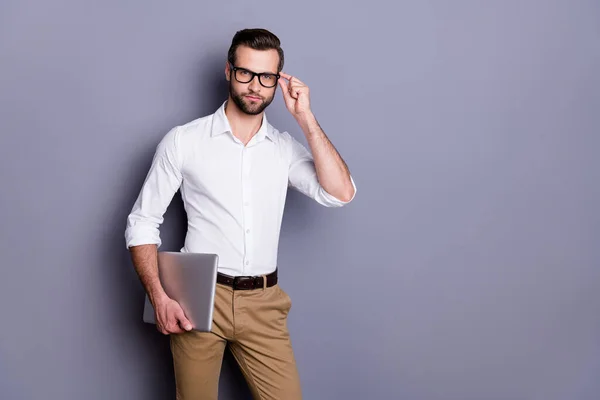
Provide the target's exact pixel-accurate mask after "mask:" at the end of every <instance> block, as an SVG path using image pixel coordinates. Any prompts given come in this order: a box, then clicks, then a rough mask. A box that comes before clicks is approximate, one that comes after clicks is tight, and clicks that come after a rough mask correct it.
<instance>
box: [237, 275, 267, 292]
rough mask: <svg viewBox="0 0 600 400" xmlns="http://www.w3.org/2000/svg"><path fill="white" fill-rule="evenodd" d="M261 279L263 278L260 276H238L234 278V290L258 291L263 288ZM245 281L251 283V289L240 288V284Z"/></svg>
mask: <svg viewBox="0 0 600 400" xmlns="http://www.w3.org/2000/svg"><path fill="white" fill-rule="evenodd" d="M260 278H261V277H260V276H236V277H234V278H233V283H232V286H233V289H234V290H237V289H256V288H257V287H261V284H260ZM243 281H251V282H252V284H251V285H250V287H246V288H240V287H238V284H239V283H240V282H243Z"/></svg>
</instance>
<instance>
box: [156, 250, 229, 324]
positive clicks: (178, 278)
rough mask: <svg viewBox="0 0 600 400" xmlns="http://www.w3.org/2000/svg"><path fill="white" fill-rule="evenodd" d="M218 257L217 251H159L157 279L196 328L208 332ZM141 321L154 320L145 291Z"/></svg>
mask: <svg viewBox="0 0 600 400" xmlns="http://www.w3.org/2000/svg"><path fill="white" fill-rule="evenodd" d="M218 260H219V257H218V256H217V255H216V254H206V253H182V252H171V251H159V252H158V275H159V278H160V282H161V284H162V286H163V288H164V290H165V292H166V293H167V295H168V296H169V297H170V298H172V299H173V300H175V301H177V302H178V303H179V304H180V305H181V308H182V309H183V312H184V313H185V316H186V318H187V319H189V320H190V322H191V323H192V329H194V330H197V331H201V332H210V330H211V327H212V319H213V309H214V302H215V289H216V282H217V266H218ZM144 322H146V323H149V324H156V319H155V315H154V307H152V303H151V302H150V298H149V297H148V295H147V294H146V302H145V304H144Z"/></svg>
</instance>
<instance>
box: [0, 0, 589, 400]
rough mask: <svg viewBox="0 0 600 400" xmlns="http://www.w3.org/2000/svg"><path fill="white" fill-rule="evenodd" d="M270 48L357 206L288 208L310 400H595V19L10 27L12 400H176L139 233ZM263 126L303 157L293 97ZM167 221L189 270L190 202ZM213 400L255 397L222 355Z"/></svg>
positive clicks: (317, 15) (548, 7) (397, 5)
mask: <svg viewBox="0 0 600 400" xmlns="http://www.w3.org/2000/svg"><path fill="white" fill-rule="evenodd" d="M255 26H262V27H266V28H269V29H271V30H273V31H274V32H275V33H276V34H278V35H279V36H280V38H281V40H282V42H283V46H284V48H285V50H286V55H287V64H286V68H285V70H286V71H287V72H288V73H292V74H295V75H297V76H298V77H300V78H301V79H302V80H303V81H305V82H306V83H307V84H308V85H309V86H310V87H311V89H312V90H311V93H312V101H313V109H314V111H315V113H316V115H317V117H318V118H319V120H320V122H321V124H322V126H323V127H324V129H325V131H326V132H327V133H328V134H329V136H330V138H331V140H332V141H333V142H334V144H335V145H336V147H337V148H338V150H339V151H340V152H341V154H342V155H343V157H344V158H345V159H346V161H347V162H348V164H349V166H350V167H351V170H352V173H353V175H354V177H355V178H356V183H357V186H358V195H357V197H356V199H355V201H354V202H353V203H352V204H350V205H349V206H348V207H346V208H343V209H334V210H332V209H326V208H323V207H320V206H319V205H318V204H316V203H314V202H312V201H311V200H309V199H308V198H305V197H303V196H302V195H299V194H296V193H295V192H292V193H290V197H289V201H288V203H287V206H286V212H287V214H286V216H285V219H284V226H283V232H282V239H281V246H280V271H281V276H282V285H283V287H284V288H285V289H286V290H287V291H288V293H289V294H290V295H291V297H292V299H293V302H294V305H293V308H292V312H291V314H290V329H291V332H292V337H293V341H294V345H295V349H296V354H297V359H298V365H299V368H300V373H301V377H302V382H303V389H304V393H305V398H307V399H410V400H438V399H439V400H442V399H444V400H448V399H457V400H458V399H460V400H471V399H472V400H517V399H528V400H530V399H531V400H533V399H536V400H537V399H540V400H541V399H543V400H553V399H557V400H558V399H561V400H564V399H570V400H574V399H577V400H583V399H586V400H587V399H598V398H600V379H599V376H600V307H599V302H600V268H599V267H600V256H599V254H598V248H599V246H598V238H599V235H600V217H599V214H598V212H597V208H598V204H600V190H599V188H600V185H599V182H600V181H599V178H600V176H599V175H600V172H599V171H600V160H599V158H598V156H597V154H598V150H600V138H599V131H600V117H599V112H600V90H599V89H600V87H599V86H600V85H599V78H598V71H600V46H599V45H598V43H600V5H599V3H598V2H597V1H593V0H589V1H573V0H570V1H567V0H565V1H548V0H547V1H541V0H540V1H523V0H520V1H500V0H497V1H488V2H477V1H466V0H460V1H452V2H450V1H441V0H438V1H421V0H413V1H404V2H392V1H384V0H376V1H368V2H362V3H360V4H358V3H355V4H354V5H352V6H350V5H349V4H348V2H343V1H339V0H338V1H335V2H323V1H314V0H310V1H303V2H301V3H282V2H280V1H261V2H259V3H253V2H246V1H242V0H236V1H227V2H211V4H208V3H205V2H198V1H179V2H158V1H149V0H144V1H141V0H137V1H127V2H123V1H103V2H98V1H87V2H84V1H73V0H72V1H52V2H47V1H6V0H4V1H2V3H1V5H0V113H1V114H0V132H1V136H0V150H1V154H0V179H1V181H0V184H1V190H2V192H1V193H2V194H1V197H0V210H1V211H0V212H1V214H0V227H1V228H0V229H1V233H2V236H1V241H0V255H1V258H0V259H1V263H2V264H1V265H2V268H1V273H2V275H1V278H0V320H1V321H2V325H1V326H2V329H1V333H0V398H2V399H7V400H8V399H27V400H29V399H69V400H70V399H83V398H85V399H89V400H92V399H128V400H129V399H131V400H134V399H173V398H174V396H173V388H174V386H173V376H172V371H171V368H172V367H171V359H170V354H169V352H168V347H167V338H165V337H163V336H162V335H160V334H159V333H158V332H156V331H155V329H154V327H152V326H149V325H144V324H143V323H142V322H141V312H142V307H143V291H142V288H141V285H140V284H139V281H138V280H137V277H136V275H135V273H134V270H133V267H132V266H131V264H130V261H129V255H128V253H127V251H126V250H125V248H124V237H123V233H124V228H125V218H126V216H127V214H128V212H129V211H130V209H131V206H132V204H133V201H134V200H135V197H136V196H137V193H138V191H139V188H140V185H141V183H142V181H143V178H144V176H145V174H146V172H147V168H148V167H149V163H150V160H151V157H152V154H153V152H154V149H155V146H156V144H157V143H158V141H159V140H160V138H161V137H162V136H163V135H164V134H165V133H166V132H167V130H168V129H170V128H171V127H173V126H174V125H176V124H181V123H185V122H188V121H190V120H192V119H195V118H197V117H200V116H203V115H206V114H208V113H211V112H213V111H214V110H215V109H216V108H217V107H218V106H219V105H220V104H221V102H222V101H223V100H224V98H225V97H224V96H225V95H226V86H225V84H224V77H223V72H222V71H223V68H224V63H225V56H226V51H227V48H228V46H229V43H230V40H231V37H232V35H233V33H234V32H235V31H236V30H238V29H241V28H244V27H255ZM269 117H270V120H271V122H273V123H274V124H275V125H276V126H277V127H279V128H280V129H282V130H288V131H290V133H292V134H293V135H294V136H295V137H297V138H299V139H300V140H301V141H302V142H303V143H306V142H305V139H304V138H303V137H302V133H301V131H300V130H299V129H298V127H297V126H296V125H295V122H294V121H293V119H292V118H291V116H289V115H288V113H287V111H286V110H285V108H284V106H283V102H282V100H281V97H280V95H279V94H278V96H277V99H276V101H275V103H274V104H273V106H272V107H271V108H270V109H269ZM165 218H166V221H165V224H164V225H163V227H162V230H161V233H162V237H163V239H164V241H165V242H164V247H163V248H164V249H165V250H177V249H179V248H180V246H181V245H182V243H183V234H184V232H183V229H184V227H185V224H184V222H185V214H184V212H183V209H182V207H181V199H180V197H178V196H176V197H175V199H174V200H173V203H172V205H171V207H170V208H169V210H168V212H167V214H166V216H165ZM220 387H221V398H223V399H240V398H247V396H248V391H247V389H246V387H245V383H244V381H243V380H242V378H241V374H240V372H239V370H238V369H237V367H236V366H235V364H234V363H233V362H232V357H231V356H230V355H228V356H227V358H226V360H225V364H224V368H223V375H222V378H221V381H220Z"/></svg>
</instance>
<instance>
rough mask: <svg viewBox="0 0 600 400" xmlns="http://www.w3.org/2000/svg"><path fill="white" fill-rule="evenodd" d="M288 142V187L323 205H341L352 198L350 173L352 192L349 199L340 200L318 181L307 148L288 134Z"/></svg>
mask: <svg viewBox="0 0 600 400" xmlns="http://www.w3.org/2000/svg"><path fill="white" fill-rule="evenodd" d="M290 143H291V146H292V159H291V162H290V169H289V175H288V182H289V185H288V186H289V187H291V188H293V189H295V190H297V191H298V192H300V193H302V194H304V195H306V196H308V197H309V198H311V199H313V200H315V201H316V202H317V203H319V204H321V205H323V206H325V207H342V206H344V205H346V204H348V203H350V202H351V201H352V200H354V197H355V196H356V184H355V183H354V178H353V177H352V175H350V181H351V182H352V186H353V187H354V194H353V195H352V198H351V199H350V200H348V201H342V200H340V199H338V198H337V197H335V196H333V195H332V194H331V193H328V192H327V191H326V190H325V189H324V188H323V186H321V184H320V183H319V179H318V176H317V170H316V167H315V162H314V158H313V156H312V154H311V153H310V152H309V151H308V149H307V148H306V147H305V146H304V145H302V143H300V142H298V141H297V140H296V139H294V137H292V136H290Z"/></svg>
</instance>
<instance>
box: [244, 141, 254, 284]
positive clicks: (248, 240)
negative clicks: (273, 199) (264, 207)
mask: <svg viewBox="0 0 600 400" xmlns="http://www.w3.org/2000/svg"><path fill="white" fill-rule="evenodd" d="M251 161H252V158H251V156H250V149H249V148H248V147H245V148H244V151H243V153H242V203H243V205H244V207H242V212H243V215H244V218H243V220H244V226H243V229H244V231H243V236H244V249H245V254H244V265H243V268H244V271H245V270H246V269H245V268H246V267H247V266H249V265H250V264H251V260H252V256H253V254H252V235H251V234H252V210H251V209H250V194H251V187H252V180H251V175H250V170H251ZM244 274H246V272H244Z"/></svg>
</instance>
